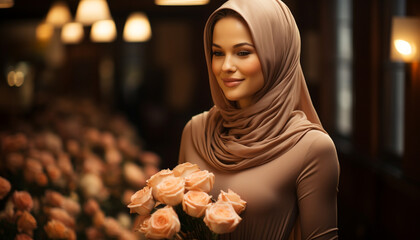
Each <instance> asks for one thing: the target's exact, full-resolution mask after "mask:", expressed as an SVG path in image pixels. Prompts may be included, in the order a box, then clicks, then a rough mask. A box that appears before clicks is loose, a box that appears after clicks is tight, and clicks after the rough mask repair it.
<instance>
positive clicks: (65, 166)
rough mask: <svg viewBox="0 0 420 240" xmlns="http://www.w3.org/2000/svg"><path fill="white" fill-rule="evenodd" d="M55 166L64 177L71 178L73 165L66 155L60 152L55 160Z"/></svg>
mask: <svg viewBox="0 0 420 240" xmlns="http://www.w3.org/2000/svg"><path fill="white" fill-rule="evenodd" d="M57 166H58V167H59V168H60V170H61V172H62V173H64V174H65V175H66V176H72V175H73V173H74V169H73V165H72V163H71V160H70V157H69V155H68V154H67V153H64V152H62V153H60V154H59V156H58V158H57Z"/></svg>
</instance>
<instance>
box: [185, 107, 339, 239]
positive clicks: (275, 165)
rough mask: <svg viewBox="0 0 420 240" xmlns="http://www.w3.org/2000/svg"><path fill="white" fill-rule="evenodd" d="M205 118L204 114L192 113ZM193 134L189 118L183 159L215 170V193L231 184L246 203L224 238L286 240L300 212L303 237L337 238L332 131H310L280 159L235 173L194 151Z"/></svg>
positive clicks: (336, 176)
mask: <svg viewBox="0 0 420 240" xmlns="http://www.w3.org/2000/svg"><path fill="white" fill-rule="evenodd" d="M205 117H206V113H204V114H200V115H197V116H195V117H194V118H205ZM192 134H193V133H192V128H191V122H189V123H188V124H187V126H186V127H185V129H184V133H183V136H182V141H181V154H180V163H182V162H191V163H195V164H197V165H198V166H199V167H200V168H201V169H207V170H209V171H211V172H213V173H214V175H215V177H216V178H215V183H214V188H213V190H212V192H211V195H212V196H213V198H217V196H218V194H219V193H220V190H224V191H227V190H228V189H229V188H230V189H232V190H233V191H234V192H236V193H238V194H239V195H240V196H241V197H242V198H243V199H244V200H245V201H246V202H247V209H246V211H245V212H244V213H243V214H241V217H242V222H241V223H240V224H239V226H238V228H237V229H236V230H235V231H234V232H233V233H231V234H228V235H226V236H222V238H221V239H241V240H246V239H250V240H256V239H264V240H270V239H288V238H289V236H290V234H291V231H292V228H293V226H294V224H295V222H296V219H297V217H298V215H299V217H300V226H301V236H302V239H336V238H337V234H338V233H337V230H338V229H337V213H336V195H337V192H336V190H337V184H338V175H339V165H338V161H337V155H336V151H335V147H334V144H333V142H332V141H331V139H330V137H329V136H328V135H326V134H325V133H323V132H321V131H317V130H312V131H309V132H308V133H306V134H305V135H304V136H303V137H302V139H301V140H300V141H299V142H298V143H297V144H296V145H295V146H294V147H293V148H292V149H290V150H289V151H287V152H286V153H285V154H283V155H282V156H280V157H279V158H277V159H275V160H272V161H270V162H269V163H266V164H263V165H260V166H258V167H254V168H249V169H246V170H243V171H239V172H233V173H232V172H223V171H220V170H218V169H215V168H214V167H212V166H211V165H209V164H208V162H207V160H206V159H204V158H203V157H202V156H201V155H200V153H199V152H198V151H196V150H195V151H194V143H193V141H192V139H193V137H192ZM187 149H188V150H187ZM297 234H298V235H300V232H297ZM297 238H298V239H300V237H297Z"/></svg>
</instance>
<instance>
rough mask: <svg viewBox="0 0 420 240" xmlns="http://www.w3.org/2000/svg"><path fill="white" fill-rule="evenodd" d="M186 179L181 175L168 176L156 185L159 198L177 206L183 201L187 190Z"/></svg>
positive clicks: (165, 202)
mask: <svg viewBox="0 0 420 240" xmlns="http://www.w3.org/2000/svg"><path fill="white" fill-rule="evenodd" d="M184 186H185V180H184V179H183V178H180V177H168V178H165V179H164V180H163V181H162V182H161V183H159V184H158V185H157V186H156V195H157V196H156V197H157V199H158V200H159V201H160V202H162V203H164V204H167V205H170V206H176V205H178V204H180V203H181V202H182V199H183V198H184V192H185V187H184Z"/></svg>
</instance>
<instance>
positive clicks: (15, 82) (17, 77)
mask: <svg viewBox="0 0 420 240" xmlns="http://www.w3.org/2000/svg"><path fill="white" fill-rule="evenodd" d="M24 80H25V74H24V73H23V72H21V71H10V72H9V73H8V74H7V84H9V87H13V86H16V87H20V86H22V84H23V82H24Z"/></svg>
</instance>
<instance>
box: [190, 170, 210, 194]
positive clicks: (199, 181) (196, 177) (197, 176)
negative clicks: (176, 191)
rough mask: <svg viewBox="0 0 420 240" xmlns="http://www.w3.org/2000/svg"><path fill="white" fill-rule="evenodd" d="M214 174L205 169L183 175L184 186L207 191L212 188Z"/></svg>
mask: <svg viewBox="0 0 420 240" xmlns="http://www.w3.org/2000/svg"><path fill="white" fill-rule="evenodd" d="M213 184H214V174H213V173H211V172H209V171H207V170H203V171H198V172H194V173H192V174H190V175H189V176H187V177H185V188H186V189H187V190H196V191H203V192H206V193H209V192H210V191H211V189H212V188H213Z"/></svg>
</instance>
